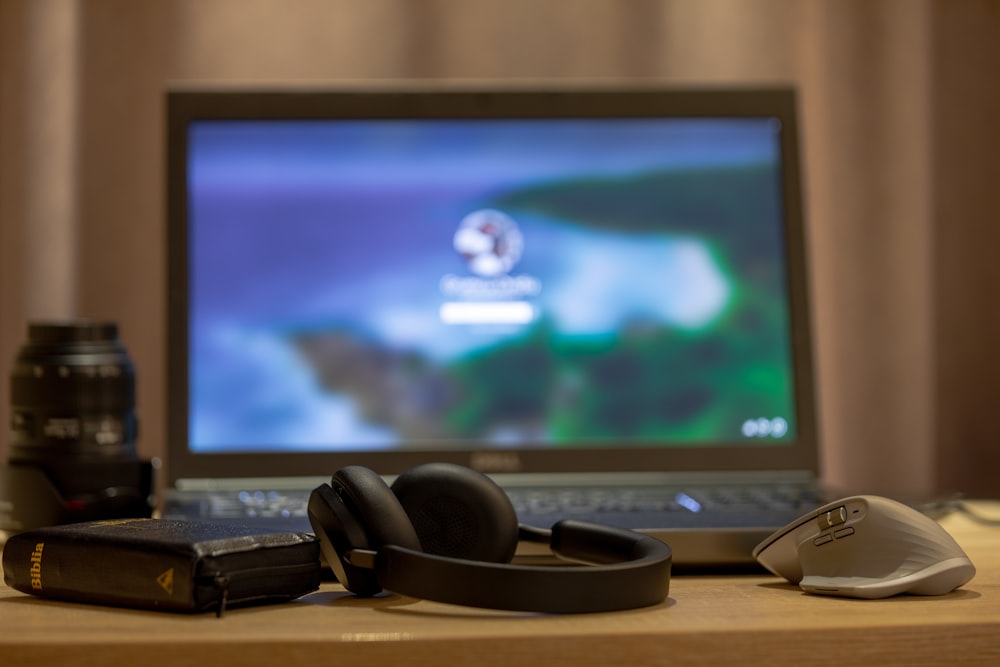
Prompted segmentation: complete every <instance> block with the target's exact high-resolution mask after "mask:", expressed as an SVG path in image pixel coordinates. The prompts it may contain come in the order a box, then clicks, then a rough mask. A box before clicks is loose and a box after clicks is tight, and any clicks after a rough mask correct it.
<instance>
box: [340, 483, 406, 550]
mask: <svg viewBox="0 0 1000 667" xmlns="http://www.w3.org/2000/svg"><path fill="white" fill-rule="evenodd" d="M331 486H332V487H333V488H334V489H335V490H336V491H337V493H338V495H340V497H341V498H342V499H343V500H344V502H345V504H346V505H347V506H348V507H349V508H350V510H351V512H352V514H353V515H354V518H355V519H356V521H357V524H358V527H359V528H360V529H361V531H362V532H363V533H364V534H365V536H366V538H367V544H356V545H354V546H356V547H359V548H366V549H374V550H378V549H379V548H380V547H382V546H383V545H386V544H393V545H396V546H401V547H406V548H407V549H414V550H416V551H419V550H420V538H418V537H417V533H416V531H415V530H414V528H413V524H412V523H410V519H409V517H408V516H407V515H406V512H405V511H404V510H403V507H402V506H401V505H400V504H399V500H397V499H396V496H395V495H393V493H392V491H391V490H390V489H389V486H388V485H387V484H386V483H385V481H384V480H383V479H382V478H381V477H380V476H379V475H378V474H377V473H376V472H374V471H373V470H370V469H368V468H364V467H361V466H347V467H345V468H341V469H340V470H338V471H337V472H335V473H334V474H333V478H332V479H331Z"/></svg>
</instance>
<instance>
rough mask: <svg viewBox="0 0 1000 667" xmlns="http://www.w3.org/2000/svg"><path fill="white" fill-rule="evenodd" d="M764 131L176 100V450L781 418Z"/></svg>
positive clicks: (355, 444) (702, 432)
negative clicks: (250, 109)
mask: <svg viewBox="0 0 1000 667" xmlns="http://www.w3.org/2000/svg"><path fill="white" fill-rule="evenodd" d="M780 132H781V125H780V123H779V122H778V121H777V120H774V119H767V118H733V119H719V118H691V119H678V118H659V119H657V118H644V119H638V118H636V119H596V118H592V119H551V118H547V119H537V120H533V119H512V120H496V119H490V120H484V119H475V120H470V119H452V120H449V119H421V120H393V119H379V120H343V119H340V120H274V119H272V120H267V121H252V120H203V121H196V122H193V123H192V124H191V125H190V126H189V129H188V139H187V140H188V149H187V154H188V164H187V173H188V178H187V182H188V186H187V187H188V192H187V202H188V221H189V228H188V236H187V238H188V243H189V247H188V257H189V267H188V272H189V273H188V289H189V293H188V303H189V319H188V338H189V340H188V347H189V351H190V354H189V360H190V361H189V368H188V377H189V400H190V405H189V442H190V447H191V449H192V451H195V452H203V453H212V452H216V453H223V452H235V451H378V450H393V449H406V448H414V449H424V450H426V449H441V450H447V449H450V448H469V447H471V446H476V447H496V448H517V449H532V448H560V447H562V448H566V447H600V448H608V447H617V446H627V447H631V448H635V447H640V448H641V447H697V446H709V445H714V444H721V443H725V444H727V445H730V446H731V445H732V444H734V443H737V444H738V443H740V442H746V443H748V444H749V443H752V444H755V445H760V444H767V443H773V444H781V443H783V442H788V441H791V440H793V439H794V437H795V429H796V424H795V413H796V410H795V405H794V396H795V391H794V386H793V382H794V373H793V367H792V366H793V357H792V350H791V333H790V313H789V306H788V284H787V280H788V278H787V275H786V261H785V258H786V249H785V244H784V221H783V219H782V193H781V191H780V188H781V181H782V175H781V168H782V166H781V164H780V136H779V134H780Z"/></svg>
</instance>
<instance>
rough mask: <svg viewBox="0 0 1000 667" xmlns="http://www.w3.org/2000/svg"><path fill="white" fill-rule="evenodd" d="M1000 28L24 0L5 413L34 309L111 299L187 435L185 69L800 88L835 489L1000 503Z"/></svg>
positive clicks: (0, 106)
mask: <svg viewBox="0 0 1000 667" xmlns="http://www.w3.org/2000/svg"><path fill="white" fill-rule="evenodd" d="M998 45H1000V2H996V1H987V0H698V1H695V0H503V1H499V0H326V1H323V0H164V1H161V2H134V1H131V0H0V373H2V375H3V377H4V382H3V385H2V388H0V421H3V422H4V423H7V422H8V420H9V414H8V404H9V395H8V387H7V383H6V377H7V375H8V374H9V371H10V366H9V363H10V361H11V360H12V358H13V355H14V352H15V350H16V348H17V347H18V345H19V344H20V342H21V341H22V340H23V337H24V326H25V322H26V320H27V319H28V318H38V317H59V316H70V315H86V316H92V317H109V318H113V319H115V320H118V321H119V322H120V323H121V324H122V327H123V335H124V337H125V339H126V343H127V345H128V346H129V348H130V350H131V351H132V353H133V356H134V358H135V360H136V363H137V366H138V373H139V382H140V384H139V397H138V398H139V403H140V418H141V419H142V421H143V437H142V441H141V443H140V447H141V450H142V451H143V453H144V454H145V455H155V454H159V453H160V452H162V451H163V448H164V443H163V435H162V433H163V427H164V423H163V401H164V386H163V384H164V351H163V343H164V336H163V328H164V297H163V293H164V265H163V264H164V263H163V238H164V201H163V160H164V155H163V126H162V123H163V120H164V118H163V106H162V92H163V90H164V87H165V86H166V85H167V84H168V83H169V82H173V81H193V80H197V81H202V82H206V81H207V82H240V83H259V82H268V83H276V82H288V81H295V82H298V83H317V82H324V83H329V82H331V81H338V80H344V79H370V78H466V79H479V80H487V81H489V80H499V79H510V78H521V79H523V78H532V79H537V78H557V79H563V78H575V79H621V78H642V79H646V80H655V81H661V82H665V83H713V84H746V83H760V82H791V83H793V84H795V85H797V86H798V87H799V89H800V91H801V107H802V114H803V115H802V118H803V120H802V125H803V145H804V162H805V184H806V194H807V199H806V201H807V217H808V222H809V237H810V261H811V268H812V280H811V286H810V287H811V292H812V294H813V297H814V328H815V338H816V343H817V361H818V369H819V375H818V384H819V392H820V396H821V425H822V433H823V437H824V459H823V463H824V469H825V472H826V477H827V479H828V481H829V482H831V483H832V484H834V485H836V486H839V487H842V488H844V489H845V490H863V491H867V492H874V493H884V494H890V495H899V496H904V497H926V496H928V495H931V494H935V493H939V492H948V491H953V490H959V491H964V492H967V493H970V494H973V495H993V496H1000V484H998V483H997V482H995V481H994V478H995V473H994V472H993V471H994V470H997V469H998V468H1000V453H998V447H1000V419H998V418H997V417H995V416H994V414H993V413H994V412H995V410H994V409H993V403H994V402H996V401H997V399H998V397H1000V361H998V355H997V354H996V352H995V349H994V346H995V343H996V341H997V340H1000V315H998V314H997V313H998V308H997V307H996V306H995V305H994V303H995V301H996V296H995V293H996V291H997V288H1000V270H998V268H997V267H998V266H1000V262H997V261H996V260H995V258H994V256H993V255H994V249H996V248H1000V232H998V231H997V223H998V222H1000V220H998V215H997V205H996V203H995V196H994V189H995V188H996V185H997V184H998V183H1000V179H998V178H997V175H998V174H997V167H996V166H995V158H994V153H996V152H997V150H998V149H1000V141H998V130H997V119H998V118H1000V92H998V87H997V85H996V83H995V67H996V63H998V62H1000V46H998ZM5 446H6V443H4V442H3V440H0V454H2V452H3V448H4V447H5Z"/></svg>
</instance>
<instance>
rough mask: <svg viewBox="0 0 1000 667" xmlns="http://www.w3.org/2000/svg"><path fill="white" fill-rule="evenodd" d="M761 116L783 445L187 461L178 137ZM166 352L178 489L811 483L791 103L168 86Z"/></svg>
mask: <svg viewBox="0 0 1000 667" xmlns="http://www.w3.org/2000/svg"><path fill="white" fill-rule="evenodd" d="M560 117H570V118H622V117H652V118H656V117H691V118H706V117H719V118H744V117H770V118H774V119H776V120H778V121H780V123H781V127H782V130H781V137H782V140H781V163H782V172H781V180H782V185H783V187H782V192H783V201H782V213H783V219H784V225H785V229H784V241H785V253H786V257H785V259H786V262H787V275H788V298H789V308H790V315H791V325H792V330H791V332H790V334H791V341H792V356H793V367H794V373H795V379H794V385H795V403H796V415H795V423H796V432H797V437H796V439H795V440H794V441H793V442H790V443H786V442H782V443H780V444H779V443H774V442H771V443H768V444H764V443H761V444H757V443H756V442H747V441H739V442H733V443H720V444H718V445H712V446H698V447H640V448H636V447H629V448H622V447H615V448H594V447H588V448H584V449H563V450H560V449H530V450H529V449H506V448H505V449H503V450H489V449H481V450H455V449H453V448H448V449H441V450H434V449H426V450H420V451H414V450H412V449H407V450H397V451H366V452H316V453H313V452H297V451H296V452H273V453H260V452H246V453H224V454H206V453H194V452H192V451H191V450H190V448H189V447H188V437H189V436H188V434H189V423H188V400H189V394H188V380H189V377H188V373H189V368H188V363H189V362H188V351H189V348H188V324H189V323H188V312H187V308H188V288H189V284H188V224H189V220H188V192H187V186H188V183H187V176H188V152H187V151H188V146H187V132H188V127H189V125H190V124H191V123H192V122H194V121H198V120H209V119H216V120H218V119H242V120H251V119H256V120H262V119H282V120H290V119H338V118H344V119H348V118H349V119H359V118H360V119H372V118H400V119H407V118H435V119H441V118H560ZM166 118H167V132H166V155H167V169H166V194H167V198H166V200H167V253H168V257H167V272H168V275H167V286H168V294H167V313H166V320H167V345H166V371H167V391H166V402H167V405H166V415H167V419H166V424H167V432H166V442H167V460H166V462H165V464H166V470H167V475H168V481H169V483H171V484H172V483H174V482H175V481H176V480H178V479H189V478H217V479H224V478H247V477H258V478H259V477H269V476H278V477H293V476H301V475H306V474H310V475H317V474H318V475H320V476H322V475H327V474H329V473H332V472H333V471H334V470H336V469H337V468H339V467H341V466H344V465H349V464H350V465H364V466H368V467H371V468H373V469H376V470H378V471H379V472H381V473H384V474H395V473H399V472H402V471H404V470H406V469H407V468H409V467H412V466H413V465H416V464H419V463H422V462H426V461H429V460H437V461H450V462H454V463H459V464H463V465H472V466H473V467H475V468H478V469H483V470H484V471H485V472H518V473H524V472H539V473H568V472H580V473H589V472H631V471H644V472H649V471H668V472H699V471H721V470H732V471H751V470H764V471H768V470H774V471H813V472H818V470H817V469H818V461H819V455H818V428H817V415H816V400H815V393H814V391H815V388H814V377H813V357H812V354H813V352H812V336H811V326H810V318H811V315H810V311H809V307H808V304H809V299H808V296H809V283H808V275H807V265H806V253H807V246H806V236H805V229H804V219H803V201H802V195H801V192H802V187H801V163H800V155H799V139H798V123H797V113H796V95H795V92H794V90H793V89H791V88H788V87H769V88H737V89H717V88H684V89H675V88H663V87H652V86H621V85H614V86H586V87H582V86H551V85H548V86H540V85H530V86H521V87H518V86H510V87H505V88H503V89H498V88H489V89H487V88H483V87H481V86H445V87H440V86H434V87H431V86H427V85H423V86H422V85H412V84H411V85H399V86H395V85H393V86H386V85H383V86H381V87H371V86H368V87H364V86H362V87H337V88H328V89H309V90H303V89H289V88H275V89H266V90H264V89H255V90H246V89H233V88H225V87H209V88H206V87H189V88H174V89H171V90H170V91H168V92H167V95H166Z"/></svg>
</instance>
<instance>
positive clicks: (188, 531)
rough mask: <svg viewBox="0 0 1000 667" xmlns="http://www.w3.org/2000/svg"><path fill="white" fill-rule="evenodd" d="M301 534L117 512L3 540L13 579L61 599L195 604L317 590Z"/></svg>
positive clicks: (316, 572)
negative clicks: (102, 518) (105, 518)
mask: <svg viewBox="0 0 1000 667" xmlns="http://www.w3.org/2000/svg"><path fill="white" fill-rule="evenodd" d="M319 559H320V556H319V545H318V543H317V541H316V538H315V537H314V536H312V535H310V534H308V533H261V532H260V528H255V527H250V526H245V525H239V524H215V523H208V522H201V521H174V520H169V519H119V520H111V521H91V522H87V523H78V524H70V525H66V526H54V527H51V528H40V529H37V530H32V531H28V532H24V533H18V534H16V535H13V536H11V537H10V538H9V539H8V540H7V544H6V545H5V546H4V549H3V574H4V581H5V582H6V584H7V585H8V586H10V587H11V588H13V589H15V590H18V591H21V592H24V593H30V594H33V595H39V596H43V597H50V598H55V599H60V600H72V601H77V602H91V603H98V604H109V605H116V606H124V607H138V608H144V609H161V610H167V611H183V612H198V611H208V610H215V611H217V612H218V613H219V614H221V613H222V611H223V610H224V609H225V608H226V607H227V606H233V605H241V604H247V603H257V602H272V601H283V600H291V599H294V598H297V597H299V596H301V595H304V594H306V593H308V592H310V591H313V590H316V588H318V587H319V582H320V560H319Z"/></svg>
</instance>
